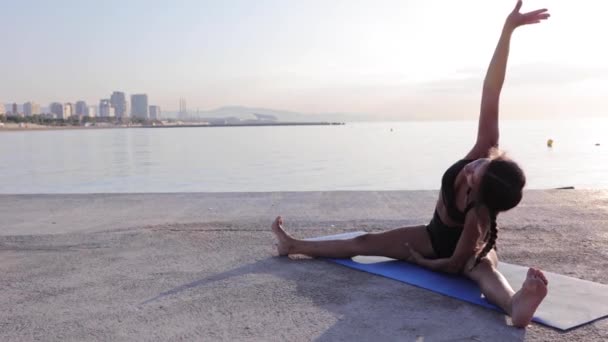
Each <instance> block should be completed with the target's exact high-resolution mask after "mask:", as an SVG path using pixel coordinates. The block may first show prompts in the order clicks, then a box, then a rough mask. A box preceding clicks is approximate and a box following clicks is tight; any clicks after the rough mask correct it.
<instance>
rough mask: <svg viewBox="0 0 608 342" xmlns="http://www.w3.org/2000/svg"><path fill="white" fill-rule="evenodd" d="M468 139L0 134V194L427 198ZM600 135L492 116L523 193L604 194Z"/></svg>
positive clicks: (419, 131)
mask: <svg viewBox="0 0 608 342" xmlns="http://www.w3.org/2000/svg"><path fill="white" fill-rule="evenodd" d="M476 132H477V122H476V121H407V122H356V123H346V124H344V125H334V126H265V127H196V128H115V129H67V130H42V131H34V130H29V131H0V193H2V194H56V193H172V192H267V191H341V190H344V191H350V190H437V189H439V187H440V179H441V175H442V174H443V172H444V171H445V169H446V168H447V167H449V166H450V165H451V164H452V163H454V162H455V161H456V160H458V159H460V158H463V157H464V156H465V155H466V154H467V152H468V151H469V150H470V149H471V147H472V146H473V144H474V142H475V139H476V134H477V133H476ZM607 133H608V119H597V118H596V119H555V120H503V121H501V137H500V146H501V148H502V149H503V150H505V151H507V153H508V154H509V155H510V156H511V158H513V159H514V160H516V161H517V162H518V163H519V164H520V165H521V166H522V168H523V169H524V171H525V173H526V176H527V188H528V189H552V188H559V187H575V188H576V189H607V188H608V134H607ZM549 139H552V140H553V146H552V147H548V146H547V141H548V140H549Z"/></svg>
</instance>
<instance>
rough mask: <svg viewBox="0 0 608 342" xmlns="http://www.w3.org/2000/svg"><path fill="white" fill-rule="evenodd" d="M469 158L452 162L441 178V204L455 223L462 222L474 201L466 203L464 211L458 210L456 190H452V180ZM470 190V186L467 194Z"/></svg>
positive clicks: (468, 161)
mask: <svg viewBox="0 0 608 342" xmlns="http://www.w3.org/2000/svg"><path fill="white" fill-rule="evenodd" d="M472 161H473V160H470V159H461V160H459V161H457V162H456V163H454V165H452V166H450V167H449V168H448V169H447V170H446V171H445V173H444V174H443V177H442V178H441V197H442V199H443V204H444V205H445V208H446V210H447V212H448V216H449V217H450V218H451V219H452V220H454V221H455V222H457V223H460V224H464V219H465V217H466V215H467V213H468V212H469V210H471V209H472V208H473V207H474V206H475V202H471V203H469V204H467V207H466V208H465V209H464V212H461V211H460V210H458V207H457V206H456V198H455V197H456V192H455V191H454V181H455V180H456V176H457V175H458V173H459V172H460V171H461V170H462V169H463V168H464V167H465V165H467V164H468V163H470V162H472ZM470 192H471V188H469V190H468V191H467V195H468V194H469V193H470Z"/></svg>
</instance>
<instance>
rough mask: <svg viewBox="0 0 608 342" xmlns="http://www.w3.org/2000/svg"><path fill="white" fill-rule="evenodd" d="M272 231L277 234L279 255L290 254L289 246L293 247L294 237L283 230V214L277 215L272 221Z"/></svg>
mask: <svg viewBox="0 0 608 342" xmlns="http://www.w3.org/2000/svg"><path fill="white" fill-rule="evenodd" d="M272 232H273V233H274V235H276V236H277V240H278V244H277V250H278V251H279V255H281V256H282V255H287V254H289V248H290V247H291V244H292V240H293V238H292V237H291V236H289V234H287V233H286V232H285V230H283V219H282V218H281V216H277V218H276V219H275V220H274V222H273V223H272Z"/></svg>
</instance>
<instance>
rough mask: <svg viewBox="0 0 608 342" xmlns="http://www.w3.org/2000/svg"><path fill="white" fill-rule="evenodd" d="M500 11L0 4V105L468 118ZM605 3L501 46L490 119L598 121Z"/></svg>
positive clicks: (556, 14) (84, 0)
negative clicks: (135, 103) (496, 104)
mask: <svg viewBox="0 0 608 342" xmlns="http://www.w3.org/2000/svg"><path fill="white" fill-rule="evenodd" d="M514 3H515V1H514V0H493V1H488V0H470V1H466V0H464V1H453V0H442V1H439V0H394V1H388V0H374V1H355V0H344V1H332V0H322V1H321V0H306V1H296V0H266V1H263V0H242V1H237V0H216V1H202V0H182V1H159V0H103V1H93V0H55V1H48V0H39V1H32V0H19V1H2V2H0V16H1V19H2V21H1V24H2V30H0V41H1V42H2V44H3V50H2V54H1V57H0V77H1V81H0V102H5V103H9V102H18V103H23V102H25V101H28V100H33V101H35V102H38V103H40V104H42V105H43V106H47V105H48V103H49V102H52V101H60V102H68V101H69V102H74V101H76V100H79V99H84V100H86V101H87V102H89V103H90V104H97V103H98V102H99V99H100V98H102V97H109V95H110V93H111V92H112V91H114V90H121V91H125V92H126V93H128V94H133V93H148V95H149V97H150V102H151V103H152V104H158V105H160V106H161V107H163V109H175V108H177V107H178V99H179V98H180V97H184V98H186V99H187V101H188V107H189V108H190V109H194V108H197V107H198V108H200V109H201V110H207V109H213V108H216V107H219V106H223V105H245V106H258V107H267V108H275V109H284V110H292V111H300V112H309V113H317V112H355V113H370V114H372V115H376V116H382V117H392V118H398V117H403V118H405V117H417V118H468V117H474V116H476V115H477V111H478V103H479V97H480V89H481V82H482V79H483V76H484V73H485V69H486V67H487V64H488V62H489V60H490V57H491V55H492V52H493V50H494V47H495V44H496V41H497V38H498V35H499V33H500V29H501V26H502V24H503V22H504V18H505V17H506V15H507V14H508V12H509V11H510V10H511V9H512V7H513V5H514ZM607 4H608V3H607V2H605V1H599V0H579V1H572V0H570V1H565V0H542V1H541V0H528V1H525V2H524V7H523V10H533V9H537V8H542V7H548V8H549V10H550V13H551V15H552V17H551V19H549V21H547V22H545V23H542V24H540V25H534V26H530V27H523V28H520V29H519V30H518V31H517V32H516V34H515V36H514V40H513V44H512V50H511V59H510V67H509V71H508V76H507V78H508V79H507V83H506V85H505V91H504V96H503V101H502V105H503V113H504V114H503V116H509V117H530V116H541V115H542V116H555V115H559V116H564V115H604V116H608V47H607V44H606V37H605V34H606V32H608V21H606V20H604V18H603V16H605V15H606V13H608V11H607V10H608V5H607Z"/></svg>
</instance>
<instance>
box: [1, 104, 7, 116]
mask: <svg viewBox="0 0 608 342" xmlns="http://www.w3.org/2000/svg"><path fill="white" fill-rule="evenodd" d="M4 114H6V112H5V109H4V103H2V102H0V115H4Z"/></svg>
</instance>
